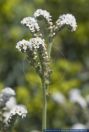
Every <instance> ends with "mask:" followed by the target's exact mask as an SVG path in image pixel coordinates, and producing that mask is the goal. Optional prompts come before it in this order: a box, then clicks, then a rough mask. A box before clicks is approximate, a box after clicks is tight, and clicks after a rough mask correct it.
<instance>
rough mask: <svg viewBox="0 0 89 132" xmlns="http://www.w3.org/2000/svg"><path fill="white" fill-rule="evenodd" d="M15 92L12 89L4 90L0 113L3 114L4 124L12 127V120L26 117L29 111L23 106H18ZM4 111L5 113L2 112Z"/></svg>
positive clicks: (0, 94) (0, 96)
mask: <svg viewBox="0 0 89 132" xmlns="http://www.w3.org/2000/svg"><path fill="white" fill-rule="evenodd" d="M15 95H16V94H15V91H14V90H13V89H11V88H10V87H6V88H4V89H3V90H2V91H1V93H0V112H2V117H3V120H2V123H4V125H6V126H10V124H11V122H12V120H13V119H14V121H15V120H16V118H15V116H16V117H17V116H20V117H22V118H24V117H26V114H27V109H26V108H25V106H23V105H17V103H16V98H15ZM2 110H4V111H2Z"/></svg>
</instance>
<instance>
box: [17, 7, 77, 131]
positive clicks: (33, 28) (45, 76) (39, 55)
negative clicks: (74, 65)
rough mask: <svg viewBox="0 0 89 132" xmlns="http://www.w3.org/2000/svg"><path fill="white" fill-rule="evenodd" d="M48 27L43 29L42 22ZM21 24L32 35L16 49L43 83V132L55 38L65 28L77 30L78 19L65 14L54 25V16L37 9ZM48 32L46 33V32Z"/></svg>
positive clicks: (18, 44)
mask: <svg viewBox="0 0 89 132" xmlns="http://www.w3.org/2000/svg"><path fill="white" fill-rule="evenodd" d="M43 20H44V22H45V23H46V25H47V27H45V29H44V27H42V25H41V24H42V22H43ZM21 24H23V25H25V26H26V27H28V28H29V30H30V32H31V33H32V38H30V40H25V39H23V40H21V41H19V42H18V43H17V45H16V48H17V49H18V50H19V51H21V52H22V53H24V54H25V55H26V56H27V58H28V60H29V62H30V64H31V65H32V67H33V68H34V69H35V70H36V72H37V74H38V75H39V76H40V78H41V82H42V91H43V93H42V97H43V102H42V104H43V112H42V131H43V130H44V129H46V120H47V119H46V118H47V114H46V113H47V90H48V85H49V83H50V75H51V71H52V70H51V67H50V58H51V57H50V55H51V49H52V45H53V38H54V37H55V36H56V35H57V33H58V32H59V31H60V30H62V28H64V27H65V26H68V28H69V29H70V30H71V31H75V30H76V28H77V24H76V19H75V17H74V16H73V15H72V14H63V15H61V16H59V18H58V20H57V21H56V22H55V24H53V21H52V16H51V15H50V13H49V12H48V11H46V10H42V9H37V10H36V11H35V12H34V14H33V16H32V17H25V18H23V20H22V21H21ZM44 30H46V33H47V35H46V33H45V32H44Z"/></svg>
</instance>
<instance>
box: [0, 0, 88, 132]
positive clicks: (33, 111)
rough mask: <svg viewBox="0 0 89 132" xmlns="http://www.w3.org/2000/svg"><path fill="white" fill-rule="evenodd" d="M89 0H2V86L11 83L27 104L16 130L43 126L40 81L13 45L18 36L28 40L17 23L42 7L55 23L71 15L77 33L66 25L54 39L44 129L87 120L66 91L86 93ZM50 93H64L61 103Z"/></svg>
mask: <svg viewBox="0 0 89 132" xmlns="http://www.w3.org/2000/svg"><path fill="white" fill-rule="evenodd" d="M88 5H89V0H0V89H2V88H4V87H6V86H10V87H12V88H13V89H15V90H16V93H17V100H18V102H19V103H23V104H24V105H26V106H27V108H28V111H29V113H28V116H27V118H26V119H24V120H23V121H20V122H19V123H18V125H17V124H16V127H15V131H16V132H17V131H18V132H21V131H22V132H29V131H31V130H33V129H38V130H40V129H41V112H42V111H41V109H42V97H41V92H42V91H41V84H40V79H39V77H38V76H37V75H36V74H35V72H34V70H33V69H32V68H31V66H30V65H29V63H28V62H27V60H26V58H25V56H23V55H22V54H21V53H19V52H18V51H17V50H16V48H15V46H16V42H18V41H19V40H21V39H22V38H26V39H28V38H30V37H31V34H30V32H29V30H28V29H26V28H24V27H23V26H22V25H21V24H20V21H21V19H22V18H23V17H26V16H31V15H32V14H33V12H34V11H35V10H36V9H38V8H42V9H46V10H48V11H49V12H50V13H51V15H52V16H53V20H54V21H55V20H56V19H57V18H58V16H59V15H61V14H64V13H72V14H73V15H74V16H75V17H76V19H77V23H78V28H77V31H76V32H73V33H71V32H70V31H68V30H67V29H64V30H63V31H62V32H60V33H59V34H58V36H57V37H56V38H55V41H54V45H53V50H52V63H53V64H52V68H53V74H52V81H51V84H50V87H49V96H48V100H49V105H48V123H47V126H48V128H69V127H71V126H72V125H73V124H75V123H78V122H80V123H82V124H84V123H86V122H87V119H86V116H85V114H84V115H83V113H84V110H81V108H80V107H77V108H76V106H75V105H73V104H71V103H70V101H69V99H68V93H69V91H70V90H71V89H73V88H78V89H80V90H81V93H82V95H83V96H84V97H86V96H87V95H89V15H88V14H89V7H88ZM54 92H62V93H63V94H64V95H65V97H66V104H65V107H64V106H63V105H61V104H57V103H55V102H54V101H53V100H52V99H51V95H52V94H53V93H54ZM81 114H82V116H80V115H81Z"/></svg>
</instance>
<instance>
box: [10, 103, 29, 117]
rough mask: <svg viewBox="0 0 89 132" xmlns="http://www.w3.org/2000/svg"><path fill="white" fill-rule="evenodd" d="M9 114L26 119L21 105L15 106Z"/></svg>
mask: <svg viewBox="0 0 89 132" xmlns="http://www.w3.org/2000/svg"><path fill="white" fill-rule="evenodd" d="M10 114H11V115H18V116H21V117H22V118H23V117H26V114H27V109H26V108H25V106H23V105H16V106H15V107H13V108H12V110H11V111H10Z"/></svg>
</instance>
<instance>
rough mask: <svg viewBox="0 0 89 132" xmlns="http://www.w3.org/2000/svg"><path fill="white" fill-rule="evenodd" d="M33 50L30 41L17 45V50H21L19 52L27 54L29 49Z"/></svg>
mask: <svg viewBox="0 0 89 132" xmlns="http://www.w3.org/2000/svg"><path fill="white" fill-rule="evenodd" d="M28 47H29V48H30V49H31V48H32V46H31V45H30V43H29V41H26V40H25V39H23V40H21V41H19V42H18V43H17V45H16V48H17V49H18V50H19V51H23V52H26V50H27V48H28Z"/></svg>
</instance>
